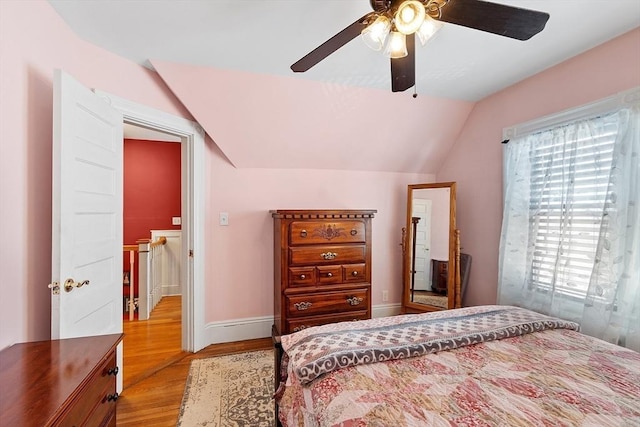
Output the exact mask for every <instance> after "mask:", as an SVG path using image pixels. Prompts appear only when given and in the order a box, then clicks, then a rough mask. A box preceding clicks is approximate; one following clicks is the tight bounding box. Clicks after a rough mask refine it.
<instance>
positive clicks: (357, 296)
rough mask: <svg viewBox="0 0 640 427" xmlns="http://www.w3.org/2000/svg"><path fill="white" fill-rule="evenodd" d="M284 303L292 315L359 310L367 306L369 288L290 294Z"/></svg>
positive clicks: (288, 312)
mask: <svg viewBox="0 0 640 427" xmlns="http://www.w3.org/2000/svg"><path fill="white" fill-rule="evenodd" d="M286 305H287V314H288V315H289V316H292V317H300V316H314V315H320V314H331V313H344V312H349V311H359V310H362V309H363V308H364V309H367V308H368V307H369V289H355V290H346V291H336V292H318V293H313V294H303V295H290V296H287V297H286Z"/></svg>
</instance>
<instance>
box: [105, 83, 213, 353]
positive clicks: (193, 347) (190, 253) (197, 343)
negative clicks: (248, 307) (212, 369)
mask: <svg viewBox="0 0 640 427" xmlns="http://www.w3.org/2000/svg"><path fill="white" fill-rule="evenodd" d="M94 92H95V93H96V94H97V95H98V96H99V97H101V98H103V99H104V100H105V101H106V102H107V103H108V104H110V105H111V106H112V107H114V108H116V109H117V110H119V111H120V112H121V113H122V115H123V120H124V123H126V124H129V125H134V126H137V127H141V128H144V129H148V130H151V131H156V132H160V133H165V134H168V135H173V136H175V137H178V138H179V139H180V144H181V171H182V172H181V187H182V202H181V220H182V254H181V259H182V266H183V268H182V272H181V275H182V277H181V283H182V284H183V289H182V298H181V311H182V315H181V320H182V322H181V323H182V325H181V330H182V334H181V335H182V350H184V351H189V352H196V351H198V350H200V349H202V348H203V347H204V346H205V340H204V237H203V236H204V234H205V233H204V130H203V129H202V128H201V127H200V126H199V125H198V124H197V123H195V122H192V121H190V120H186V119H183V118H182V117H177V116H174V115H172V114H168V113H165V112H163V111H159V110H155V109H153V108H150V107H147V106H144V105H141V104H137V103H135V102H132V101H129V100H126V99H123V98H120V97H118V96H115V95H112V94H109V93H106V92H102V91H100V90H94Z"/></svg>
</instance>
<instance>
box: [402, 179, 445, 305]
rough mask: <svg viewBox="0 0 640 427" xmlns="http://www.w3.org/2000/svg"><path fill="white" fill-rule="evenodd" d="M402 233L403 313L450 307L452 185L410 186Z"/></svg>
mask: <svg viewBox="0 0 640 427" xmlns="http://www.w3.org/2000/svg"><path fill="white" fill-rule="evenodd" d="M405 233H406V241H405V260H404V273H405V274H404V278H405V289H404V293H405V298H404V305H405V312H413V311H431V310H442V309H447V308H453V306H454V304H455V295H454V294H455V277H454V268H453V266H454V263H455V242H454V240H455V239H454V236H455V183H453V182H448V183H435V184H416V185H410V186H409V192H408V199H407V227H406V229H405Z"/></svg>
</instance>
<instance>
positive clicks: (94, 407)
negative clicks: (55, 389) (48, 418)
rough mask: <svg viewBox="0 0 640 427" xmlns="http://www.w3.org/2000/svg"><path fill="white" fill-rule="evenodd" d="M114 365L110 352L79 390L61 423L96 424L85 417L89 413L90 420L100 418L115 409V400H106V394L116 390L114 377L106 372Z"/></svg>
mask: <svg viewBox="0 0 640 427" xmlns="http://www.w3.org/2000/svg"><path fill="white" fill-rule="evenodd" d="M115 366H116V355H115V353H112V354H110V355H109V357H108V358H107V359H106V360H105V361H104V362H103V363H102V364H101V365H100V367H99V368H98V370H97V372H96V373H95V374H94V375H93V376H92V377H91V378H90V379H89V380H88V384H87V386H86V387H85V388H83V389H82V390H81V391H80V393H79V397H78V398H77V399H76V400H75V401H74V403H73V406H72V407H71V408H70V409H69V411H68V412H67V413H66V414H65V415H64V416H63V418H62V420H61V425H65V426H66V425H69V426H81V425H96V424H92V423H88V421H89V420H88V419H87V418H88V417H89V416H90V415H91V417H90V418H91V419H92V420H95V419H96V417H100V416H101V417H102V418H101V419H100V420H102V419H104V417H105V415H106V414H107V413H109V412H110V411H111V410H115V405H116V403H115V401H107V395H109V394H113V393H115V392H116V377H115V376H114V375H109V374H108V371H109V369H111V368H114V367H115Z"/></svg>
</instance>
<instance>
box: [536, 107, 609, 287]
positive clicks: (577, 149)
mask: <svg viewBox="0 0 640 427" xmlns="http://www.w3.org/2000/svg"><path fill="white" fill-rule="evenodd" d="M605 123H606V124H605V126H603V127H601V128H599V129H597V130H594V129H590V128H586V129H585V128H581V127H580V126H566V127H562V128H557V129H553V130H549V131H546V132H544V133H543V134H542V136H543V138H542V140H541V141H538V143H537V144H532V147H531V148H530V152H529V156H530V165H531V182H530V202H529V210H530V221H529V235H530V241H531V242H532V245H531V247H530V250H531V251H533V253H532V254H531V255H532V259H533V262H532V265H531V267H530V272H529V275H528V278H529V286H530V287H535V288H536V289H537V290H538V291H542V292H546V291H553V292H557V293H560V294H563V295H566V296H569V297H576V298H584V297H585V296H586V294H587V289H588V287H589V281H590V278H591V272H592V269H593V265H594V260H595V253H596V248H597V244H598V239H599V234H600V229H601V225H602V222H603V221H606V220H607V219H606V217H603V210H604V206H605V203H606V199H607V186H608V182H609V173H610V169H611V162H612V156H613V146H614V142H615V138H616V135H617V124H616V120H615V119H614V118H611V119H610V120H607V121H606V122H605Z"/></svg>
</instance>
